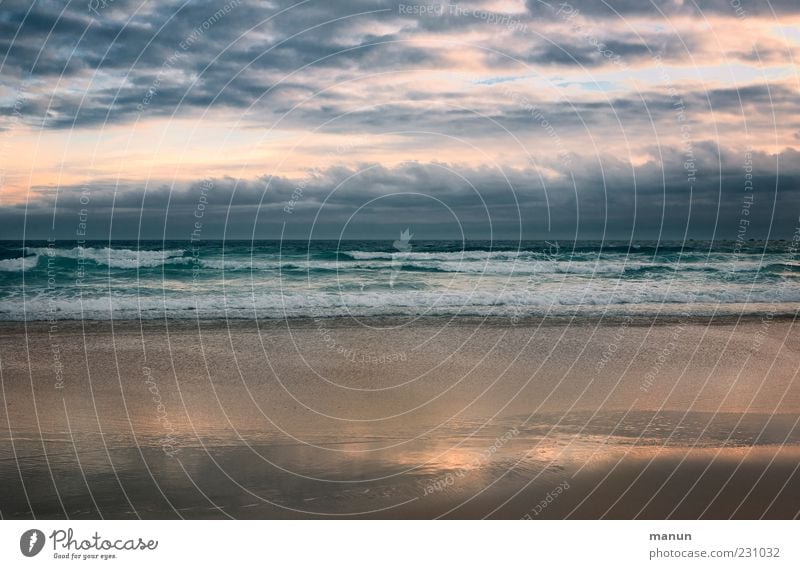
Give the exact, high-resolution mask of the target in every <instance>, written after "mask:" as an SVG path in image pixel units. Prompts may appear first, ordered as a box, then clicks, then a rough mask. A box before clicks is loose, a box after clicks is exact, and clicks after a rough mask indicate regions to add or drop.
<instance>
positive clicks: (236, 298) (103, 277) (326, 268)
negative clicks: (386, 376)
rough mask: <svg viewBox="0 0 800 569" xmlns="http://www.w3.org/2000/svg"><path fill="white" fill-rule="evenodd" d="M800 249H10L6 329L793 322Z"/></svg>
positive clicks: (595, 245)
mask: <svg viewBox="0 0 800 569" xmlns="http://www.w3.org/2000/svg"><path fill="white" fill-rule="evenodd" d="M796 253H797V243H794V244H793V243H792V242H789V241H778V242H770V243H765V242H746V243H736V242H716V243H710V242H701V241H691V242H687V243H675V242H661V243H656V242H637V243H633V244H629V243H624V242H605V243H601V242H589V241H586V242H563V241H562V242H555V241H552V242H545V241H523V242H518V241H493V242H489V241H468V242H448V241H416V240H414V239H408V240H403V238H402V236H401V238H400V239H398V240H396V241H341V242H336V241H312V242H307V241H283V242H280V241H257V242H249V241H248V242H243V241H225V242H195V243H192V242H189V241H166V242H161V241H157V242H156V241H138V242H137V241H115V242H112V243H109V242H91V243H85V244H84V246H76V244H75V242H68V241H63V242H62V241H58V242H46V241H28V242H25V243H23V242H12V241H6V242H3V243H2V244H0V319H4V320H48V319H54V318H57V319H67V318H87V319H109V318H115V319H116V318H119V319H128V318H147V319H150V318H164V317H175V318H187V317H189V318H194V317H201V318H212V319H213V318H226V317H227V318H252V317H254V316H255V317H259V318H281V317H296V316H310V317H326V316H342V315H352V316H372V315H399V316H418V315H479V316H490V315H497V316H508V317H511V318H516V317H524V316H538V315H559V316H564V315H566V316H569V315H577V316H581V315H598V314H606V315H621V314H631V313H635V314H666V315H682V314H698V315H701V314H702V315H705V314H748V313H752V314H764V313H769V314H771V315H776V314H793V313H794V312H795V311H796V310H797V309H798V307H800V278H798V277H800V261H798V259H797V254H796Z"/></svg>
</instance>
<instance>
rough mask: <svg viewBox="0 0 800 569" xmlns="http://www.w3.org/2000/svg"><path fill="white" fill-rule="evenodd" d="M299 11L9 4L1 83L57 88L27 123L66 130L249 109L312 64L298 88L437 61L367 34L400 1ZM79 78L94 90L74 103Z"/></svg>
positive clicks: (204, 4) (218, 1)
mask: <svg viewBox="0 0 800 569" xmlns="http://www.w3.org/2000/svg"><path fill="white" fill-rule="evenodd" d="M295 4H298V2H293V3H289V2H283V3H280V5H275V4H268V3H262V4H255V5H254V4H245V3H244V2H241V3H240V2H238V0H230V1H228V0H224V1H223V0H214V1H211V0H206V1H197V2H191V3H185V4H183V5H181V4H178V3H158V4H155V5H153V4H152V3H147V4H137V3H135V2H125V3H123V2H108V3H107V7H106V8H102V9H99V10H98V11H97V12H96V13H95V12H91V11H89V10H88V9H87V4H85V3H83V2H81V3H76V2H72V3H70V4H68V5H67V6H66V7H65V6H64V5H59V4H58V3H51V2H40V3H36V4H35V5H34V7H31V5H29V4H28V3H27V2H24V3H23V2H11V3H9V2H6V3H4V4H3V15H2V17H0V38H3V39H2V40H0V53H5V59H4V62H3V67H2V76H3V78H4V80H3V81H4V83H6V84H9V85H13V84H14V83H15V80H16V82H19V81H21V80H22V78H23V77H26V76H28V74H30V76H31V77H32V80H33V81H37V80H41V81H43V80H45V79H46V78H47V77H51V78H53V77H56V78H58V79H59V83H60V85H61V89H60V90H58V91H56V92H53V93H48V92H43V93H42V94H41V95H40V96H39V97H38V98H34V97H33V96H31V99H32V100H31V101H30V103H29V106H28V108H27V113H26V117H28V118H29V120H30V122H32V123H33V124H36V125H42V124H43V125H44V126H45V127H47V128H65V127H72V126H91V125H96V124H102V123H105V122H120V121H122V122H126V121H129V120H131V119H133V118H135V117H136V116H138V114H139V113H140V112H141V111H142V109H141V107H142V106H144V107H146V110H147V112H148V113H151V114H153V115H156V116H161V115H165V114H172V113H174V112H175V111H179V112H183V111H188V112H191V110H192V109H193V108H205V107H207V106H208V105H209V104H212V103H213V104H216V105H219V106H221V107H226V106H227V107H232V108H246V107H249V106H250V105H251V104H252V103H253V101H254V100H256V99H257V98H258V97H261V96H264V95H265V94H266V97H267V100H269V99H270V98H271V97H274V96H275V95H274V94H273V93H272V92H271V91H270V89H271V88H272V87H275V85H276V84H277V82H278V81H279V80H281V79H283V78H285V77H286V75H288V74H289V73H292V72H294V71H296V70H301V69H302V68H303V67H304V66H308V65H312V68H311V69H309V70H307V71H301V72H300V73H299V76H298V77H297V78H296V79H295V82H302V83H303V84H305V85H310V86H313V85H314V83H315V77H314V73H315V72H318V71H319V70H321V69H326V68H328V69H333V70H337V71H340V72H344V71H347V70H362V69H363V70H366V71H370V70H382V71H387V70H396V69H402V68H405V67H418V66H421V65H427V66H429V67H430V66H433V65H434V64H435V63H437V62H438V61H439V59H438V56H437V54H436V52H435V51H432V50H424V49H420V48H418V47H415V46H412V45H410V44H408V43H407V42H403V41H402V39H401V38H398V37H396V36H395V35H392V34H384V35H379V34H374V33H370V32H368V31H365V30H368V29H369V28H370V27H371V22H376V21H380V20H386V19H387V18H396V19H397V18H399V15H398V13H397V10H396V4H397V3H380V2H377V3H376V2H358V1H349V2H337V3H335V4H329V3H325V2H322V3H321V2H316V1H315V2H307V3H303V2H299V4H301V6H299V7H298V8H295V9H289V8H290V7H291V6H293V5H295ZM364 12H367V13H364ZM73 77H81V78H82V79H86V78H90V79H91V81H92V83H91V85H90V86H89V87H88V88H87V89H82V90H81V92H77V93H70V89H69V80H70V79H71V78H73ZM290 81H291V80H290ZM43 84H44V85H46V84H47V83H43ZM50 84H52V81H50ZM274 91H279V89H277V88H276V89H274ZM148 93H149V96H148ZM143 102H145V104H144V105H143ZM178 105H180V107H178ZM46 108H49V112H48V113H46V114H43V113H44V109H46ZM6 110H7V109H6Z"/></svg>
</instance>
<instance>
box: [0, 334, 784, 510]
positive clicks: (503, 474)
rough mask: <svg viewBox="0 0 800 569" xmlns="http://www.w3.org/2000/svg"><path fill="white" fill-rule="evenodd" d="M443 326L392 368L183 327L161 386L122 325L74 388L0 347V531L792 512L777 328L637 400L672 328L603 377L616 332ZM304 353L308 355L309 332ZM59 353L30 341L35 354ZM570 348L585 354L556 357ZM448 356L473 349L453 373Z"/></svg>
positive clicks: (409, 344) (84, 339)
mask: <svg viewBox="0 0 800 569" xmlns="http://www.w3.org/2000/svg"><path fill="white" fill-rule="evenodd" d="M434 324H435V325H434ZM434 324H430V323H428V324H424V325H422V326H420V325H417V326H416V327H414V328H407V329H405V331H404V332H403V334H401V335H400V336H399V337H398V336H395V337H393V338H392V340H391V341H392V343H393V344H392V345H393V348H396V349H403V350H404V351H405V352H407V353H409V354H412V353H415V356H414V357H413V358H409V359H408V360H407V361H406V362H401V364H400V365H397V366H395V365H393V366H390V367H379V368H376V367H374V366H361V367H354V366H353V364H352V362H350V361H347V360H343V361H338V360H336V359H332V358H331V357H330V356H329V355H327V354H325V353H324V352H320V351H319V350H315V349H312V348H308V347H307V348H306V349H305V350H304V352H303V355H304V359H305V361H304V362H302V363H300V364H299V363H298V360H297V358H296V357H295V356H296V353H295V352H293V351H292V350H293V349H292V345H293V344H292V342H288V343H287V340H286V335H281V334H279V333H278V330H277V328H276V329H275V330H272V331H271V335H270V336H269V338H270V339H269V341H267V342H266V345H265V347H264V349H263V350H262V349H261V348H260V344H261V342H260V340H259V335H258V331H257V330H254V329H248V328H247V327H246V325H240V326H239V327H238V328H234V329H233V330H229V329H226V328H220V327H219V326H216V327H212V328H211V329H210V330H203V335H202V341H200V340H199V336H198V334H197V331H196V330H192V329H191V328H187V327H183V328H181V327H178V328H177V329H172V330H170V335H169V337H168V338H167V337H166V335H165V330H163V329H157V328H151V329H147V330H145V334H144V345H145V346H146V355H147V359H146V362H147V363H146V367H147V369H148V370H149V373H143V372H142V368H143V357H142V352H141V350H142V342H143V339H142V337H141V336H139V331H138V329H137V328H136V327H134V326H128V327H125V326H119V325H117V327H116V329H115V331H114V336H113V337H112V336H111V335H110V334H109V333H108V330H105V329H103V328H102V327H98V328H96V329H90V330H89V333H88V334H84V333H83V332H81V333H80V334H79V333H77V331H76V333H75V334H73V335H72V336H69V335H66V334H62V336H61V337H60V339H59V341H60V342H61V345H62V350H61V353H60V358H61V361H62V362H63V363H64V372H63V378H62V380H63V382H64V388H63V389H54V388H53V386H52V373H51V370H50V369H48V367H47V365H42V364H41V362H40V360H39V359H36V358H31V359H28V358H27V357H26V353H25V351H24V350H22V349H20V339H19V336H18V335H16V334H14V333H7V334H5V335H0V349H1V350H2V354H0V355H2V362H3V367H2V371H3V375H2V379H3V397H4V400H5V403H6V404H5V405H4V406H2V407H0V413H2V414H3V415H4V416H3V417H2V421H0V424H5V425H7V427H8V430H7V431H6V433H3V434H2V439H0V477H1V478H2V482H3V483H2V485H1V486H0V510H2V511H1V512H0V513H2V516H3V517H5V518H32V517H37V518H41V517H45V518H65V517H69V518H98V517H105V518H136V517H141V518H175V517H181V518H224V517H233V518H296V517H342V516H344V517H379V518H432V517H455V518H480V517H499V518H567V517H569V518H600V517H609V518H631V517H645V518H667V517H672V518H697V517H711V518H727V517H740V518H757V517H762V516H763V517H768V518H792V517H795V516H796V515H797V513H798V510H800V483H799V482H800V476H799V475H798V473H797V471H798V464H800V428H798V422H800V420H799V419H798V413H797V410H798V390H797V389H796V388H795V385H794V381H795V377H796V376H795V374H794V371H795V370H796V369H797V368H798V362H799V361H800V356H799V355H798V353H797V352H796V350H794V348H787V347H786V344H785V343H783V342H782V341H779V339H780V338H781V337H785V336H786V335H787V334H790V333H791V328H792V326H793V324H791V323H776V324H775V325H774V326H773V327H772V328H771V330H770V333H771V334H774V337H773V336H770V337H768V338H766V340H765V341H764V342H762V344H761V347H760V350H759V351H758V352H757V353H754V352H752V351H751V352H749V356H747V354H746V347H747V342H748V338H750V337H751V335H750V332H751V331H752V330H749V329H748V328H747V327H744V328H741V327H737V326H732V325H729V324H726V325H714V326H712V327H708V328H707V327H704V326H697V329H696V330H693V329H692V328H691V327H687V329H686V331H685V333H684V334H683V335H682V337H681V342H684V344H685V345H676V346H675V349H676V350H679V351H682V352H681V353H684V354H692V353H693V352H692V350H694V349H695V348H697V347H698V346H699V348H698V349H699V351H700V353H701V357H699V358H697V357H695V356H692V357H689V356H688V355H687V356H686V357H685V358H684V359H686V360H687V361H690V362H691V365H690V366H688V367H687V366H684V367H681V366H673V367H665V368H663V369H661V370H660V372H659V376H658V381H657V382H653V383H652V385H650V386H648V391H647V392H646V393H645V392H642V391H641V390H639V389H638V388H639V387H640V386H641V378H642V377H643V375H644V374H645V373H646V371H647V370H648V369H649V368H650V366H651V364H652V361H653V358H654V357H657V354H658V353H659V350H660V348H659V347H658V346H659V345H663V342H662V343H661V344H659V341H660V340H659V338H661V339H663V338H667V337H669V336H670V330H669V327H668V326H666V325H664V326H660V327H659V326H656V327H654V328H648V327H644V326H642V327H633V328H631V329H630V330H629V332H628V337H629V338H633V337H634V336H635V335H636V334H640V335H642V336H647V337H648V338H649V339H648V340H647V342H644V341H642V342H640V343H639V344H638V345H633V346H631V347H630V348H629V352H627V353H626V350H627V349H628V348H625V347H621V348H620V352H619V353H618V359H619V362H618V361H616V360H614V361H608V362H607V365H605V366H604V368H603V374H600V375H598V374H597V373H596V369H597V367H596V362H597V361H599V358H601V357H602V355H601V352H602V349H603V346H604V345H606V342H605V341H606V340H607V339H608V338H609V337H611V336H613V333H614V328H613V327H603V326H600V327H598V329H597V330H592V329H590V328H588V327H574V328H572V327H563V326H552V327H551V328H549V329H548V330H547V333H546V334H544V335H543V336H542V337H541V338H539V339H538V340H537V341H535V342H533V343H530V342H528V340H529V339H530V337H531V334H532V333H533V332H532V331H531V329H521V328H518V327H514V328H511V327H508V326H501V325H497V324H496V323H495V324H494V325H492V326H489V327H488V328H481V327H479V328H471V327H468V326H466V325H465V324H464V323H461V324H459V325H457V326H451V325H448V326H446V327H445V328H444V329H442V328H440V326H439V324H438V323H434ZM276 326H277V325H276ZM426 326H427V328H426ZM62 329H64V328H62ZM67 329H68V328H67ZM336 330H337V332H338V333H339V336H337V337H338V341H340V342H344V343H347V344H348V345H350V344H356V343H360V344H359V345H361V344H363V343H365V342H369V341H372V342H373V343H376V342H377V343H380V341H379V340H375V339H372V340H370V337H371V336H374V334H373V333H372V332H369V331H366V332H365V331H364V329H363V328H358V327H342V328H341V329H338V328H337V329H336ZM11 332H13V331H11ZM558 334H561V335H562V336H563V338H562V339H561V340H554V338H556V337H558ZM291 335H292V337H293V338H294V341H296V342H305V343H307V344H308V343H313V342H314V341H315V339H314V336H315V334H314V331H313V328H311V329H303V328H302V327H301V328H300V329H298V330H292V334H291ZM707 337H708V338H710V340H707V339H706V338H707ZM564 338H565V339H564ZM589 338H593V340H592V341H589ZM598 338H599V339H598ZM723 339H727V341H726V342H722V340H723ZM421 340H425V342H423V343H424V348H420V347H418V346H419V345H420V341H421ZM46 342H47V335H46V332H42V333H39V332H38V331H37V330H36V329H33V330H32V332H31V333H29V336H28V343H29V350H34V352H28V353H35V350H45V349H46V345H47V344H46ZM470 342H474V344H471V343H470ZM558 342H562V343H564V342H566V343H567V344H571V343H575V344H576V345H579V346H584V347H588V348H587V349H585V350H583V351H577V350H570V349H567V348H563V349H561V350H554V347H555V346H556V345H558V344H557V343H558ZM650 342H655V345H654V346H652V347H650ZM165 346H166V347H165ZM414 346H417V347H416V348H415V347H414ZM448 346H449V347H451V348H452V347H453V346H457V347H458V346H466V347H464V348H463V349H462V348H460V347H459V348H452V350H451V351H453V352H454V353H460V354H461V356H460V357H457V358H453V357H450V358H449V359H448V357H447V355H446V354H444V355H443V352H442V350H443V349H444V348H446V347H448ZM487 346H489V348H487ZM491 346H494V348H491ZM720 346H723V347H720ZM198 348H200V349H198ZM378 349H383V350H384V351H386V350H388V349H389V347H388V346H378V347H375V346H373V348H372V350H373V351H374V350H378ZM462 350H463V351H462ZM648 350H649V351H648ZM84 351H85V352H86V353H84ZM696 351H697V350H695V352H696ZM553 354H558V356H557V357H556V358H555V359H556V360H557V361H551V360H552V358H551V356H552V355H553ZM743 354H745V355H743ZM450 355H451V356H452V354H450ZM109 361H114V362H115V365H114V367H110V366H109V364H108V362H109ZM443 361H448V364H447V365H442V362H443ZM265 362H266V363H265ZM775 362H777V365H776V364H775ZM768 364H770V365H771V368H770V365H768ZM114 368H116V369H114ZM312 369H313V370H314V371H315V372H317V373H318V374H317V373H312V372H311V371H309V370H312ZM766 369H771V372H770V375H769V378H768V379H769V381H766V380H767V376H766V375H765V373H764V370H766ZM565 370H569V371H567V372H565ZM687 370H688V371H687ZM232 372H233V373H232ZM587 377H588V378H590V379H588V380H587V379H586V378H587ZM731 377H735V378H736V380H735V381H732V380H731V379H730V378H731ZM582 378H583V379H582ZM333 380H336V383H337V384H338V385H331V383H330V382H331V381H333ZM154 386H156V387H157V391H158V400H157V401H155V400H154V395H153V387H154ZM343 386H344V387H343ZM165 418H166V420H167V421H168V423H169V429H168V430H167V429H166V428H165ZM167 436H168V437H169V439H170V448H171V452H165V451H164V440H165V437H167ZM542 503H544V504H545V506H544V507H543V506H541V504H542Z"/></svg>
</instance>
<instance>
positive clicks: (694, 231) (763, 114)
mask: <svg viewBox="0 0 800 569" xmlns="http://www.w3.org/2000/svg"><path fill="white" fill-rule="evenodd" d="M798 55H800V2H797V1H796V0H774V1H771V2H766V1H760V0H759V1H758V2H756V1H754V0H750V1H748V0H707V1H691V0H685V1H684V0H653V1H652V2H649V1H646V0H645V1H641V0H605V1H603V0H591V1H590V0H571V1H570V2H545V1H543V0H528V1H524V0H509V1H499V0H486V1H478V2H468V1H464V2H453V3H450V4H447V3H436V2H427V3H422V4H413V3H400V2H394V1H392V2H388V1H386V2H385V1H381V0H375V1H367V0H341V1H340V0H337V1H336V2H329V1H322V0H307V1H286V2H284V1H283V0H276V1H258V2H255V1H251V0H192V1H191V2H180V1H178V2H170V1H165V2H140V1H139V0H90V1H88V2H87V1H86V0H82V1H80V2H63V1H59V2H56V1H39V2H29V1H16V0H3V1H2V3H0V182H1V184H2V186H1V187H0V238H2V239H15V240H16V239H68V240H71V239H74V240H81V239H101V240H106V239H137V238H138V239H189V238H190V237H195V238H198V239H222V238H225V239H251V238H288V239H308V238H311V239H365V238H370V239H396V238H397V234H398V231H400V230H402V229H405V228H410V230H411V231H412V232H413V233H414V235H415V238H416V239H548V238H557V239H569V238H576V239H625V240H628V239H670V240H672V239H679V240H680V239H688V238H693V239H736V238H739V239H745V238H746V239H763V238H771V239H780V238H784V239H787V238H791V236H792V234H793V233H794V232H795V231H796V230H797V229H798V227H800V152H798V151H799V150H800V113H798V112H797V101H798V100H800V97H798V94H800V89H799V87H800V75H798V68H797V64H796V61H797V59H796V58H797V56H798Z"/></svg>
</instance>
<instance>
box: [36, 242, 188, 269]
mask: <svg viewBox="0 0 800 569" xmlns="http://www.w3.org/2000/svg"><path fill="white" fill-rule="evenodd" d="M25 252H26V253H28V254H29V255H50V256H52V257H62V258H65V259H85V260H89V261H94V262H95V263H97V264H98V265H106V266H108V267H111V268H115V269H137V268H150V267H158V266H160V265H163V264H164V263H165V262H171V263H186V262H187V261H188V259H186V258H184V257H183V254H184V253H185V251H184V250H183V249H167V250H163V251H145V250H134V249H113V248H109V247H102V248H99V249H98V248H95V247H73V248H71V249H63V248H51V249H48V248H46V247H26V248H25Z"/></svg>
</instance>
